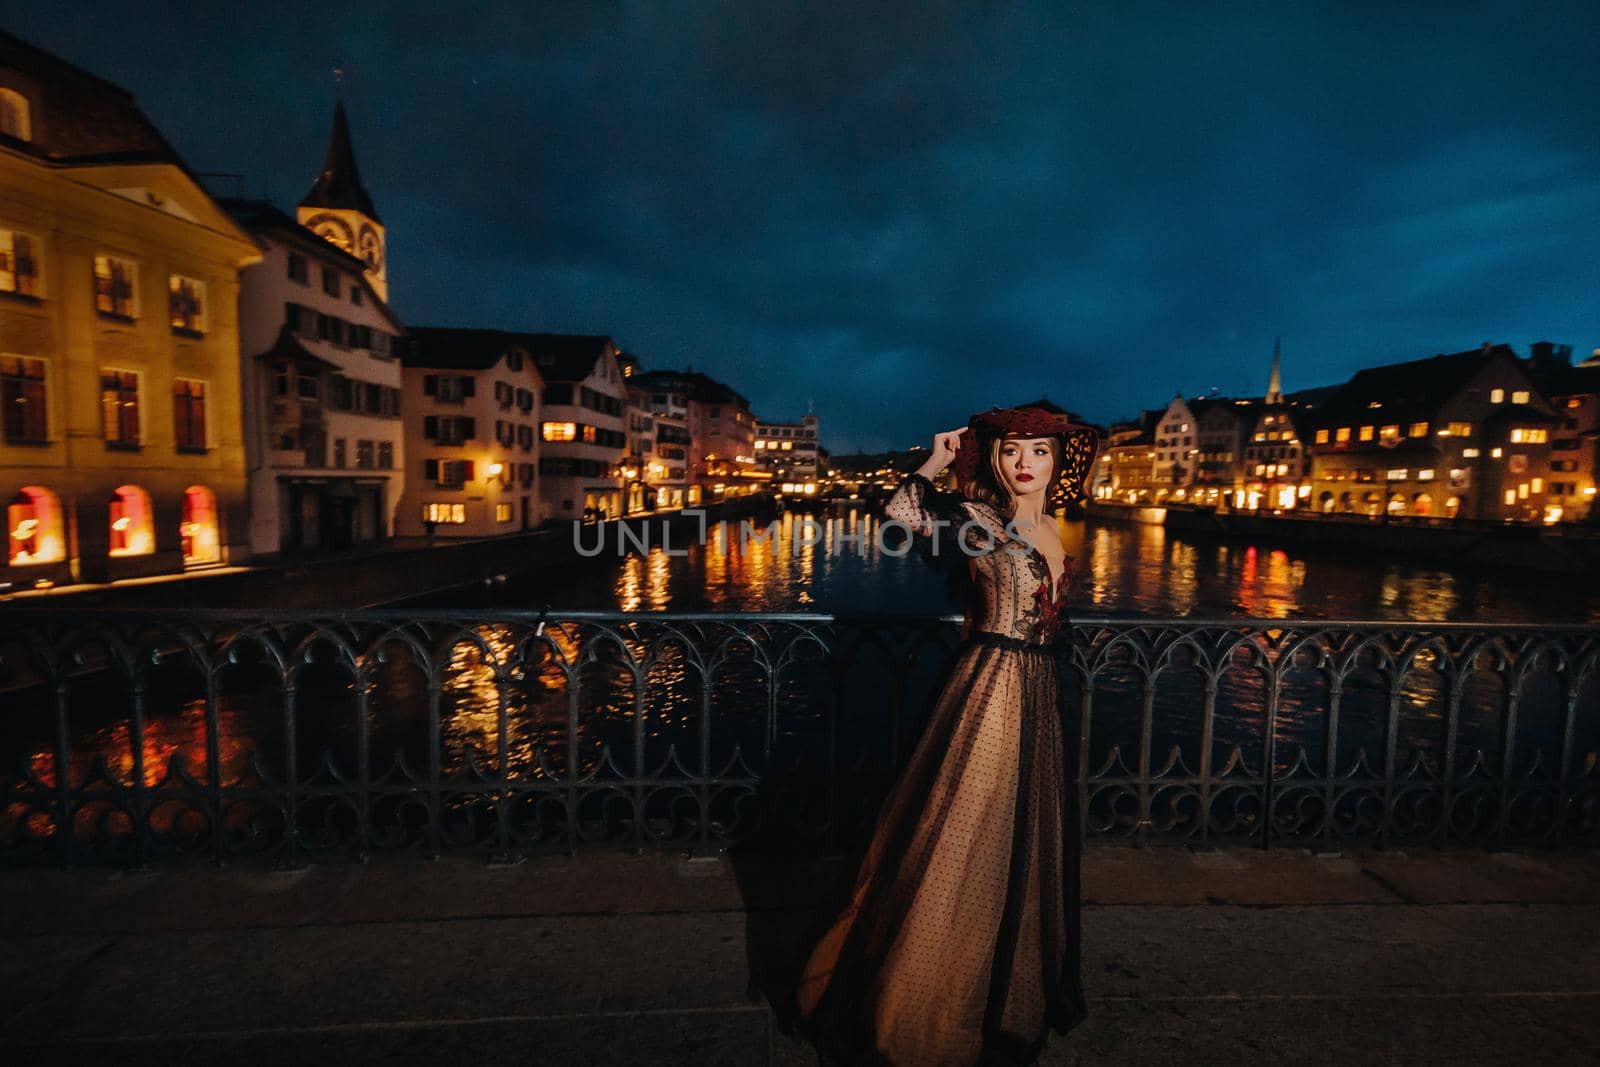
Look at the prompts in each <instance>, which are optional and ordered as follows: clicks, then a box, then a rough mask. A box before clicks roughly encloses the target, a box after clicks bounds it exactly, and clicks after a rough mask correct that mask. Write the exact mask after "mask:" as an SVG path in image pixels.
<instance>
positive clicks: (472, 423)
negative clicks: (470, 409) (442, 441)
mask: <svg viewBox="0 0 1600 1067" xmlns="http://www.w3.org/2000/svg"><path fill="white" fill-rule="evenodd" d="M467 380H468V381H471V380H472V379H471V378H468V379H467ZM477 436H478V420H477V419H475V418H473V417H472V416H470V415H468V416H467V417H466V418H464V419H462V420H461V439H462V440H463V441H470V440H472V439H473V438H474V437H477Z"/></svg>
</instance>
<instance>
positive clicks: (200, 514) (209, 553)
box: [178, 485, 222, 563]
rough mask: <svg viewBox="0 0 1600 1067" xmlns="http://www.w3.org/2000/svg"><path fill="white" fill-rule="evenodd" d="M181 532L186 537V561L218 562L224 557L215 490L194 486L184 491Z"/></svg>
mask: <svg viewBox="0 0 1600 1067" xmlns="http://www.w3.org/2000/svg"><path fill="white" fill-rule="evenodd" d="M178 532H179V534H180V535H181V536H182V539H183V562H184V563H215V562H217V560H219V559H221V558H222V540H221V538H220V537H218V536H217V496H216V494H215V493H213V492H212V491H211V490H209V489H207V488H206V487H205V486H203V485H191V486H190V487H189V488H187V489H185V490H184V491H183V522H182V523H181V524H180V525H179V526H178Z"/></svg>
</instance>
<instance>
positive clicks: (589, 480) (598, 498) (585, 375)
mask: <svg viewBox="0 0 1600 1067" xmlns="http://www.w3.org/2000/svg"><path fill="white" fill-rule="evenodd" d="M522 336H523V337H525V338H526V343H527V345H528V350H529V351H530V352H532V353H533V356H534V361H535V363H536V364H537V365H538V369H539V374H540V376H541V377H543V379H544V383H545V384H544V392H543V410H542V411H541V412H540V423H539V448H540V455H539V485H540V494H541V496H542V499H543V501H544V506H545V514H546V515H547V516H548V517H549V518H551V519H557V520H564V519H585V518H593V519H600V520H605V519H615V518H618V517H619V516H621V515H622V486H623V473H622V472H623V467H624V463H623V458H624V457H625V456H626V455H627V452H628V435H627V432H626V427H627V423H626V421H625V420H626V414H625V411H624V409H625V407H626V404H627V399H628V387H627V384H626V381H625V379H624V378H623V375H622V367H621V365H620V364H619V363H618V360H617V357H618V355H619V354H620V353H619V351H618V349H617V346H616V345H615V344H613V343H612V341H611V338H609V337H596V336H583V335H575V334H552V333H540V334H524V335H522Z"/></svg>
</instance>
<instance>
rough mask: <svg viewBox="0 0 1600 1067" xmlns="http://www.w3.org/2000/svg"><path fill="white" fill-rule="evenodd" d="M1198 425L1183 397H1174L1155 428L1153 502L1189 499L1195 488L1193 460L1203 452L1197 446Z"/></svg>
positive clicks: (1178, 395) (1152, 474)
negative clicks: (1191, 487) (1191, 490)
mask: <svg viewBox="0 0 1600 1067" xmlns="http://www.w3.org/2000/svg"><path fill="white" fill-rule="evenodd" d="M1198 421H1199V420H1197V419H1196V418H1195V416H1194V412H1193V411H1191V410H1190V409H1189V402H1188V401H1187V400H1185V399H1184V398H1183V395H1182V394H1181V393H1175V394H1173V397H1172V400H1171V401H1170V402H1169V403H1168V404H1167V406H1166V408H1165V409H1164V410H1163V411H1162V413H1161V415H1160V417H1159V418H1158V419H1157V421H1156V425H1155V432H1154V437H1155V446H1156V447H1155V453H1156V458H1155V460H1154V461H1153V463H1154V465H1153V467H1152V468H1151V471H1150V482H1151V486H1152V488H1151V499H1152V500H1154V501H1158V502H1159V501H1165V500H1166V499H1167V498H1168V497H1171V498H1172V499H1174V500H1183V499H1185V498H1186V497H1187V496H1188V495H1189V486H1191V485H1193V484H1194V475H1195V461H1194V457H1195V455H1196V454H1198V452H1199V451H1200V450H1199V449H1198V448H1197V447H1196V446H1195V443H1194V441H1195V436H1196V430H1195V424H1196V423H1197V422H1198Z"/></svg>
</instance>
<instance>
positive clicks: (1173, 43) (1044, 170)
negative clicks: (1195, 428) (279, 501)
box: [7, 0, 1600, 449]
mask: <svg viewBox="0 0 1600 1067" xmlns="http://www.w3.org/2000/svg"><path fill="white" fill-rule="evenodd" d="M1399 6H1400V7H1401V8H1403V10H1394V8H1395V7H1396V5H1387V4H1385V5H1377V4H1372V5H1365V4H1330V5H1324V6H1323V8H1322V9H1321V10H1313V9H1311V6H1310V5H1286V4H1278V3H1267V2H1260V3H1239V4H1234V5H1229V6H1227V7H1221V6H1219V5H1202V4H1192V3H1170V4H1140V5H1131V4H1125V3H1120V2H1118V3H1105V4H1077V3H1061V2H1051V3H1039V4H1032V5H1029V4H1013V5H975V4H969V3H945V4H939V3H928V2H922V3H916V4H909V3H907V4H887V5H884V4H872V5H842V4H841V5H831V4H819V3H814V2H808V3H792V4H749V3H725V4H712V3H702V4H645V3H638V4H615V5H602V4H593V3H546V4H538V5H506V6H504V7H503V8H493V7H487V6H481V5H475V6H467V5H429V6H422V5H386V6H383V7H379V6H374V5H358V6H353V7H350V8H343V9H341V8H339V7H337V6H332V7H330V6H327V5H323V4H309V3H304V4H297V3H283V4H278V5H274V6H271V7H270V8H267V7H261V8H256V9H253V10H251V11H249V12H246V13H243V14H241V13H239V12H236V11H224V10H223V9H222V6H221V5H219V6H218V7H217V8H216V9H214V10H212V11H211V12H210V13H200V14H195V13H193V12H189V11H180V10H178V9H173V10H171V11H161V10H159V9H158V10H156V11H154V12H152V11H151V10H149V8H150V7H151V5H135V4H131V3H111V2H107V3H99V4H94V5H83V6H81V8H80V10H79V11H78V12H77V13H76V15H75V16H74V17H72V18H65V17H63V16H62V14H61V11H60V5H59V4H55V3H34V2H31V0H22V2H14V3H13V4H11V5H8V16H9V17H8V19H7V27H8V28H9V29H12V30H13V31H14V32H17V33H19V34H21V35H22V36H24V37H26V38H28V39H30V40H32V41H34V42H36V43H38V44H40V45H41V46H43V47H46V48H49V49H51V50H53V51H56V52H57V53H59V54H61V55H63V56H65V57H66V58H67V59H69V60H71V61H73V62H76V63H78V64H80V65H82V66H85V67H87V68H88V69H90V70H92V71H94V72H96V73H98V74H101V75H102V76H104V77H106V78H108V79H110V80H112V81H115V82H117V83H119V84H122V85H124V86H126V87H127V88H129V89H131V90H132V91H134V92H135V93H136V94H137V95H138V96H139V98H140V100H141V102H142V103H143V104H144V106H145V108H146V110H147V111H149V112H150V114H151V115H152V117H153V118H154V119H155V120H156V122H157V123H158V124H159V125H160V126H161V128H162V129H163V131H164V132H166V133H167V134H168V136H169V137H170V138H171V139H172V140H173V142H174V143H175V144H176V145H177V146H178V147H179V149H180V150H181V151H182V152H184V153H185V155H186V156H187V158H189V159H190V161H191V163H192V164H193V165H194V166H195V167H196V169H199V170H207V171H235V172H242V173H243V174H244V175H245V176H246V177H245V179H244V185H245V190H244V191H246V192H248V193H251V194H258V193H267V194H269V195H271V196H272V197H274V198H275V199H276V200H278V201H279V202H280V203H281V204H283V205H284V206H289V205H292V204H293V203H294V202H295V201H296V200H298V199H299V197H300V196H301V195H302V194H303V193H304V191H305V189H306V188H307V187H308V186H309V183H310V181H311V178H312V177H313V175H314V172H315V169H316V166H317V164H318V162H319V161H320V156H321V151H322V146H323V143H324V138H325V137H326V130H327V120H328V113H329V108H330V106H331V100H330V97H331V89H332V79H331V76H330V70H331V68H332V66H333V64H334V62H335V61H342V62H343V64H344V66H345V68H346V69H347V71H348V74H347V76H346V83H345V84H346V96H347V104H348V108H349V111H350V114H351V121H352V126H353V129H354V133H355V137H356V147H357V151H358V153H359V155H360V158H361V165H362V170H363V174H364V175H365V177H366V179H367V182H368V184H369V186H370V188H371V190H372V192H373V195H374V197H375V198H376V199H377V201H378V204H379V208H380V210H381V211H382V212H383V214H384V218H385V221H386V222H387V223H388V224H389V226H390V230H391V237H392V241H393V246H392V258H391V272H392V274H393V293H394V298H395V304H396V307H397V309H398V310H399V312H400V313H401V315H402V316H403V317H404V318H406V319H407V320H408V321H411V322H415V323H419V324H456V325H494V326H506V327H523V328H532V329H548V330H573V331H585V332H589V331H604V332H608V333H611V334H613V335H614V336H616V337H617V338H618V340H619V342H620V343H622V344H623V345H624V346H625V347H628V348H630V349H633V350H636V351H638V352H639V353H640V354H641V355H642V356H643V357H644V359H645V360H646V361H647V362H650V363H655V364H657V365H676V364H685V363H689V364H693V365H694V366H695V367H696V368H698V369H703V370H705V371H707V372H709V373H712V374H715V375H718V376H721V377H723V378H725V379H726V380H728V381H729V382H730V383H731V384H733V385H734V386H735V387H736V388H738V389H739V390H741V391H742V392H744V393H745V394H747V395H748V396H749V397H750V398H751V400H752V402H753V403H754V404H755V406H756V409H757V411H758V413H760V414H765V415H768V416H771V417H792V416H794V415H796V414H798V413H799V412H801V411H803V410H805V407H806V405H807V404H808V403H810V402H814V403H815V405H816V407H817V410H818V411H820V412H821V413H822V414H823V415H824V418H825V425H826V426H827V428H828V429H827V434H826V436H827V438H828V439H829V443H830V445H832V446H833V447H835V448H841V449H842V448H850V447H855V446H869V447H871V446H880V445H885V444H892V445H897V446H898V445H904V444H907V443H910V442H912V441H915V440H919V439H924V438H926V437H927V436H928V435H929V434H931V433H932V432H933V431H934V430H935V429H942V428H947V427H948V426H949V425H951V424H954V423H955V422H957V421H959V420H960V419H962V418H964V417H965V415H966V414H967V413H969V412H970V411H972V410H975V409H978V408H982V407H987V406H988V405H990V404H993V403H1008V402H1014V401H1018V400H1023V399H1027V398H1031V397H1033V396H1037V395H1039V394H1040V393H1048V394H1049V395H1050V396H1052V397H1053V398H1055V399H1057V400H1058V401H1060V402H1061V403H1064V404H1067V405H1068V406H1071V407H1073V408H1076V409H1078V410H1081V411H1082V412H1083V413H1084V414H1086V415H1088V416H1090V417H1092V418H1097V419H1109V418H1113V417H1117V416H1119V415H1123V414H1128V413H1132V412H1134V411H1136V410H1137V409H1139V408H1140V407H1148V406H1155V405H1158V404H1161V403H1164V402H1165V400H1166V399H1167V398H1168V397H1170V396H1171V394H1172V392H1173V391H1174V390H1177V389H1181V390H1183V391H1185V392H1192V391H1199V390H1203V389H1208V388H1211V387H1212V386H1216V387H1218V388H1220V389H1222V390H1224V391H1238V392H1247V391H1255V392H1259V390H1260V389H1261V388H1262V386H1263V384H1264V380H1265V370H1266V363H1267V360H1268V357H1269V354H1270V351H1271V346H1272V340H1273V338H1274V336H1276V335H1279V334H1281V335H1283V337H1284V352H1285V379H1286V385H1287V386H1288V387H1290V388H1297V387H1302V386H1310V385H1317V384H1324V383H1328V382H1332V381H1337V380H1341V379H1342V378H1344V377H1345V376H1347V375H1348V374H1349V373H1351V372H1352V371H1353V370H1355V369H1357V368H1358V367H1360V366H1362V365H1364V364H1368V363H1371V362H1374V361H1379V360H1385V359H1391V358H1409V357H1414V356H1419V355H1427V354H1431V353H1433V352H1436V351H1445V350H1454V349H1459V348H1465V347H1470V346H1473V345H1476V344H1478V343H1480V342H1482V341H1484V340H1505V341H1511V342H1512V343H1515V344H1518V345H1526V344H1527V343H1528V342H1530V341H1532V340H1535V339H1538V338H1541V337H1549V338H1551V339H1554V340H1558V341H1566V342H1570V343H1573V344H1574V345H1575V346H1576V347H1578V348H1579V350H1581V351H1586V350H1587V349H1589V348H1591V347H1593V346H1594V345H1595V344H1597V343H1600V328H1597V324H1596V323H1595V321H1594V319H1593V317H1592V315H1590V314H1589V311H1590V309H1591V308H1592V307H1593V298H1594V293H1595V291H1596V283H1597V281H1600V278H1597V273H1600V272H1597V269H1596V267H1595V265H1594V264H1595V261H1596V257H1595V255H1594V249H1595V248H1596V247H1597V241H1600V210H1597V209H1600V158H1597V157H1600V91H1597V90H1600V84H1597V83H1600V65H1596V64H1595V63H1594V62H1593V58H1592V48H1593V42H1594V40H1595V37H1596V31H1597V30H1600V8H1597V7H1595V6H1593V5H1570V10H1569V11H1562V10H1560V8H1561V5H1551V6H1550V7H1548V8H1545V9H1535V8H1534V6H1532V5H1519V4H1509V3H1478V4H1465V5H1464V4H1461V3H1450V4H1441V5H1431V4H1411V5H1399ZM157 7H158V8H159V6H157Z"/></svg>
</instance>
